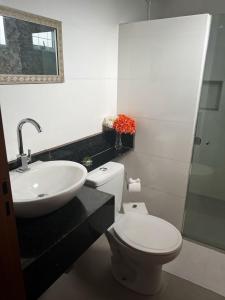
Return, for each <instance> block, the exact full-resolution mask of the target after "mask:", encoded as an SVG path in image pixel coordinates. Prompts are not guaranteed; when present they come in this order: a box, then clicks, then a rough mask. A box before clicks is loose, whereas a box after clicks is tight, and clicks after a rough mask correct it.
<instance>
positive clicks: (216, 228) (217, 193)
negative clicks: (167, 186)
mask: <svg viewBox="0 0 225 300" xmlns="http://www.w3.org/2000/svg"><path fill="white" fill-rule="evenodd" d="M183 235H184V236H185V237H187V238H189V239H193V240H196V241H199V242H201V243H204V244H208V245H210V246H212V247H216V248H220V249H223V250H225V15H215V16H213V18H212V25H211V32H210V38H209V45H208V51H207V57H206V65H205V72H204V79H203V84H202V91H201V99H200V105H199V111H198V119H197V126H196V132H195V141H194V148H193V156H192V165H191V172H190V178H189V187H188V192H187V199H186V205H185V214H184V226H183Z"/></svg>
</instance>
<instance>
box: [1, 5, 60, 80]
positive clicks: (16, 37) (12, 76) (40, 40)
mask: <svg viewBox="0 0 225 300" xmlns="http://www.w3.org/2000/svg"><path fill="white" fill-rule="evenodd" d="M63 81H64V72H63V53H62V26H61V22H60V21H56V20H52V19H48V18H45V17H41V16H37V15H33V14H30V13H26V12H22V11H19V10H15V9H12V8H8V7H4V6H0V83H1V84H17V83H54V82H63Z"/></svg>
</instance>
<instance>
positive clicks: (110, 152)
mask: <svg viewBox="0 0 225 300" xmlns="http://www.w3.org/2000/svg"><path fill="white" fill-rule="evenodd" d="M122 142H123V148H122V149H121V150H120V151H117V150H116V149H115V147H114V145H115V132H114V131H106V132H102V133H99V134H96V135H93V136H90V137H86V138H84V139H81V140H78V141H74V142H71V143H68V144H65V145H60V146H58V147H55V148H52V149H49V150H44V151H42V152H40V153H34V154H33V155H32V162H35V161H38V160H41V161H49V160H70V161H75V162H78V163H81V164H84V165H85V161H88V163H87V164H86V165H85V166H86V167H87V170H88V171H91V170H93V169H95V168H97V167H99V166H100V165H102V164H104V163H106V162H108V161H110V160H112V159H114V158H115V157H117V156H118V155H120V154H122V153H124V152H127V151H129V150H130V149H132V148H133V147H134V136H131V135H124V136H123V137H122ZM17 167H19V165H18V162H17V161H16V160H15V161H11V162H9V169H10V170H13V169H15V168H17Z"/></svg>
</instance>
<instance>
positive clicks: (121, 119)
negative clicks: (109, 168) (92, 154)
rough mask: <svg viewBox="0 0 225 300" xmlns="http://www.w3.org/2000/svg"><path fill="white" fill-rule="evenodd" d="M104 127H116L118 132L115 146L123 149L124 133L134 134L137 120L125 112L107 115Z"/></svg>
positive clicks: (117, 148)
mask: <svg viewBox="0 0 225 300" xmlns="http://www.w3.org/2000/svg"><path fill="white" fill-rule="evenodd" d="M103 127H105V128H108V129H111V130H112V129H114V130H115V132H116V140H115V148H116V150H121V149H122V147H123V145H122V139H121V135H122V134H130V135H133V134H134V133H135V132H136V121H135V120H134V119H133V118H131V117H129V116H126V115H124V114H119V115H118V116H116V117H114V116H110V117H106V118H105V119H104V121H103Z"/></svg>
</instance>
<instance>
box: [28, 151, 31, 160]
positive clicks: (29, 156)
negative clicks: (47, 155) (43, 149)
mask: <svg viewBox="0 0 225 300" xmlns="http://www.w3.org/2000/svg"><path fill="white" fill-rule="evenodd" d="M27 161H28V162H30V161H31V150H30V149H28V153H27Z"/></svg>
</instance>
